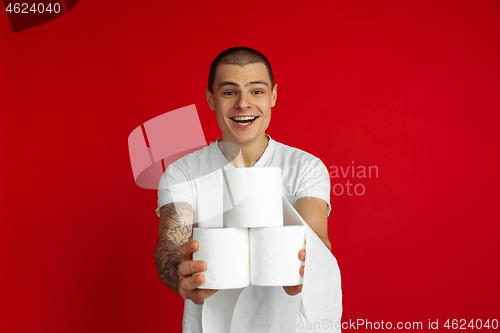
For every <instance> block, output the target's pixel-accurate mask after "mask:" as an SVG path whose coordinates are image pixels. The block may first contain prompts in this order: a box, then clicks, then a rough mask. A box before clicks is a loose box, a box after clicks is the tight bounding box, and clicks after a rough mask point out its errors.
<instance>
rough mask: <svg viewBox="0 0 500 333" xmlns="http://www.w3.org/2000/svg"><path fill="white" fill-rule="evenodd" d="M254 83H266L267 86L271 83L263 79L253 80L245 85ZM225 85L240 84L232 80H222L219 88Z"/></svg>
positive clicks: (236, 85)
mask: <svg viewBox="0 0 500 333" xmlns="http://www.w3.org/2000/svg"><path fill="white" fill-rule="evenodd" d="M252 84H265V85H266V86H268V87H269V85H268V84H267V82H266V81H262V80H256V81H251V82H249V83H247V84H246V85H245V87H246V86H249V85H252ZM223 86H235V87H238V84H236V83H235V82H232V81H221V83H219V89H220V88H222V87H223Z"/></svg>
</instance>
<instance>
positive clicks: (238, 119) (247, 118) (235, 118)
mask: <svg viewBox="0 0 500 333" xmlns="http://www.w3.org/2000/svg"><path fill="white" fill-rule="evenodd" d="M255 118H257V117H234V118H232V119H234V120H236V121H242V120H254V119H255Z"/></svg>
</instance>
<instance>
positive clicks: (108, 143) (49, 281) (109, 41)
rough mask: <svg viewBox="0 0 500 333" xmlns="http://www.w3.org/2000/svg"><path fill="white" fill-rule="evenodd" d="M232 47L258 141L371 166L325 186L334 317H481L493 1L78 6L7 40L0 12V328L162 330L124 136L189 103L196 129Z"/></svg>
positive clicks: (494, 58) (214, 133)
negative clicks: (256, 107)
mask: <svg viewBox="0 0 500 333" xmlns="http://www.w3.org/2000/svg"><path fill="white" fill-rule="evenodd" d="M236 45H245V46H249V47H252V48H255V49H257V50H260V51H261V52H263V53H264V54H265V55H266V56H267V57H268V58H269V60H270V61H271V63H272V65H273V70H274V73H275V77H276V82H277V83H278V100H277V105H276V107H274V108H273V119H272V122H271V126H270V128H269V130H268V133H269V134H270V135H271V137H272V138H273V139H275V140H277V141H280V142H283V143H285V144H288V145H291V146H295V147H298V148H301V149H303V150H306V151H308V152H310V153H312V154H314V155H316V156H318V157H319V158H321V159H322V160H323V162H324V163H325V165H326V166H327V167H328V168H330V167H331V166H343V167H344V168H345V167H347V166H349V165H353V163H352V161H354V165H356V166H358V165H363V166H377V167H378V170H379V174H378V178H375V177H374V176H373V174H372V178H371V179H357V178H355V179H351V178H350V177H348V179H349V180H350V182H351V183H354V184H356V183H363V184H364V186H365V188H366V192H365V194H364V195H362V196H355V195H354V196H348V195H346V194H344V195H341V196H336V195H334V194H332V198H331V204H332V207H333V210H332V213H331V215H330V218H329V236H330V239H331V241H332V245H333V253H334V255H335V256H336V258H337V259H338V262H339V265H340V269H341V273H342V289H343V304H344V314H343V320H346V321H348V320H349V319H351V320H356V319H358V318H362V319H367V320H370V321H372V322H374V321H380V320H384V321H392V322H394V323H396V322H398V321H422V322H423V323H424V327H426V325H427V322H428V320H429V319H431V320H436V319H439V320H440V325H442V324H443V323H444V320H446V319H448V318H450V319H453V318H456V319H461V318H464V319H477V318H481V319H483V320H486V319H493V318H496V319H500V311H499V309H500V306H499V305H500V304H499V303H500V301H499V296H500V292H499V291H500V290H499V284H498V281H499V278H500V270H499V262H498V255H499V245H498V242H499V223H498V222H499V221H500V219H499V217H500V213H499V208H498V203H499V197H500V193H499V191H500V189H499V186H500V179H499V169H500V158H499V152H500V147H499V144H500V137H499V136H500V134H499V133H500V131H499V120H500V113H499V111H500V97H499V91H500V3H499V2H498V1H486V0H477V1H457V0H450V1H445V0H440V1H430V0H424V1H422V0H420V1H405V2H402V1H350V2H347V1H328V2H327V1H324V2H303V1H300V2H298V1H297V2H293V1H282V2H279V3H270V2H260V1H257V2H230V3H228V2H222V1H211V2H209V3H206V2H201V1H200V2H197V3H195V2H190V1H184V2H183V1H176V2H173V1H171V2H170V1H160V0H151V1H142V2H137V1H118V0H112V1H96V0H87V1H80V3H79V4H78V5H77V6H76V7H75V9H73V10H72V11H71V12H69V13H67V14H65V15H63V16H62V17H60V18H58V19H56V20H53V21H51V22H48V23H46V24H44V25H41V26H38V27H35V28H33V29H30V30H27V31H24V32H19V33H16V34H13V33H12V32H11V30H10V26H9V23H8V19H7V15H6V13H5V12H3V14H2V13H0V126H1V128H0V149H1V155H0V156H1V163H0V180H1V183H0V186H1V188H0V209H1V218H0V219H1V222H0V332H2V333H3V332H28V331H30V332H51V333H53V332H109V331H120V332H138V331H145V332H165V331H169V332H179V331H180V327H181V318H182V304H183V301H182V300H181V299H180V297H179V296H178V295H176V294H175V293H173V292H172V291H170V290H169V289H168V288H167V287H165V286H164V285H163V284H162V283H161V282H160V280H159V278H158V276H157V274H156V267H155V263H154V257H153V250H154V247H155V245H156V240H157V224H158V218H157V217H156V215H155V212H154V210H155V208H156V193H155V191H153V190H144V189H141V188H139V187H137V186H136V185H135V183H134V180H133V176H132V170H131V166H130V161H129V157H128V148H127V137H128V135H129V133H130V132H131V131H132V130H133V129H134V128H136V127H137V126H139V125H140V124H142V123H143V122H145V121H147V120H149V119H151V118H153V117H155V116H157V115H159V114H162V113H164V112H167V111H169V110H173V109H176V108H179V107H183V106H186V105H189V104H193V103H194V104H196V106H197V108H198V113H199V116H200V119H201V123H202V126H203V129H204V131H205V135H206V138H207V141H209V142H210V141H215V139H216V138H217V137H218V136H219V134H220V131H219V129H218V127H217V123H216V121H215V116H214V114H213V111H211V110H210V109H209V108H208V106H207V103H206V100H205V94H204V91H203V88H204V87H205V86H206V84H207V83H206V81H207V76H208V69H209V65H210V63H211V61H212V60H213V58H215V56H216V55H217V54H218V53H219V52H221V51H222V50H224V49H226V48H228V47H232V46H236ZM346 181H347V179H344V178H343V177H341V178H340V179H338V178H334V179H332V185H334V184H336V183H343V184H345V182H346Z"/></svg>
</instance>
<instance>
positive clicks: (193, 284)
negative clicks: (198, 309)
mask: <svg viewBox="0 0 500 333" xmlns="http://www.w3.org/2000/svg"><path fill="white" fill-rule="evenodd" d="M204 281H205V276H203V274H196V275H193V276H190V277H187V278H185V279H183V280H182V281H181V284H180V287H181V288H182V289H184V290H185V291H186V292H187V293H188V294H189V293H190V292H192V291H193V290H195V289H196V288H198V287H199V286H200V285H201V284H202V283H203V282H204ZM193 302H194V301H193Z"/></svg>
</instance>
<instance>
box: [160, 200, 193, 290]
mask: <svg viewBox="0 0 500 333" xmlns="http://www.w3.org/2000/svg"><path fill="white" fill-rule="evenodd" d="M192 227H193V208H192V207H191V205H189V204H186V203H182V202H178V203H170V204H167V205H164V206H162V207H161V208H160V227H159V231H158V244H157V245H156V248H155V260H156V268H157V270H158V276H159V277H160V279H161V281H162V282H163V283H164V284H165V285H166V286H167V287H169V288H170V289H172V290H173V291H175V292H176V293H179V274H178V270H179V264H180V263H181V254H180V252H179V247H180V246H181V245H182V244H184V243H186V242H187V241H188V239H189V236H191V231H192Z"/></svg>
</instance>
